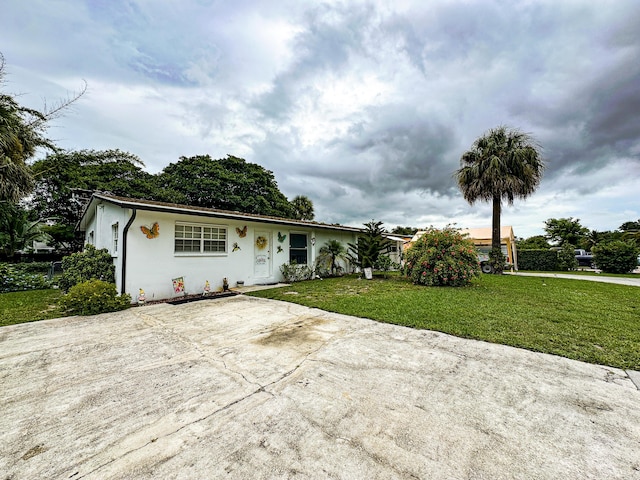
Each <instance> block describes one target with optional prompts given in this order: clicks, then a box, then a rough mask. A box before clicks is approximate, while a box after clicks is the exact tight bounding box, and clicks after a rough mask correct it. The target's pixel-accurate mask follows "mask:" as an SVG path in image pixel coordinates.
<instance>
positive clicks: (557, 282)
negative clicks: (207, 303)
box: [251, 275, 640, 370]
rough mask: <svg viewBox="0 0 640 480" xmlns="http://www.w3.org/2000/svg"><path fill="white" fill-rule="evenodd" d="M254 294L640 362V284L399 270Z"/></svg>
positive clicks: (616, 361)
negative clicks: (433, 283)
mask: <svg viewBox="0 0 640 480" xmlns="http://www.w3.org/2000/svg"><path fill="white" fill-rule="evenodd" d="M291 292H296V293H297V294H292V293H291ZM251 295H253V296H256V297H263V298H272V299H277V300H284V301H287V302H293V303H299V304H302V305H306V306H309V307H316V308H320V309H322V310H327V311H331V312H338V313H343V314H347V315H354V316H358V317H364V318H370V319H373V320H378V321H381V322H387V323H393V324H396V325H404V326H407V327H412V328H419V329H430V330H436V331H439V332H445V333H449V334H451V335H456V336H458V337H463V338H472V339H477V340H484V341H487V342H493V343H499V344H504V345H511V346H514V347H521V348H526V349H528V350H533V351H536V352H545V353H551V354H555V355H561V356H563V357H568V358H572V359H576V360H582V361H585V362H590V363H597V364H602V365H610V366H614V367H618V368H624V369H633V370H640V302H639V300H640V288H638V287H630V286H625V285H613V284H606V283H599V282H584V281H580V280H567V279H560V278H540V277H517V276H511V275H503V276H498V275H483V276H482V277H481V278H480V279H479V280H477V281H476V282H475V283H474V284H473V285H472V286H470V287H464V288H447V287H422V286H417V285H413V284H412V283H410V282H409V281H408V280H406V279H404V278H402V277H400V276H397V275H395V276H390V277H389V278H388V279H386V280H385V279H381V278H374V279H373V280H370V281H367V280H359V279H357V278H355V277H343V278H334V279H325V280H321V281H320V280H312V281H307V282H300V283H296V284H293V285H292V286H290V287H284V288H277V289H271V290H263V291H258V292H254V293H252V294H251Z"/></svg>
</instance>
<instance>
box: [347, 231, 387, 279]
mask: <svg viewBox="0 0 640 480" xmlns="http://www.w3.org/2000/svg"><path fill="white" fill-rule="evenodd" d="M364 226H365V229H364V232H363V233H362V235H360V236H359V237H358V241H357V243H355V244H354V243H348V244H347V245H348V246H349V252H348V255H349V259H350V260H351V261H352V262H353V263H354V264H355V265H357V266H359V267H360V268H373V266H374V265H375V263H376V260H378V256H380V254H381V253H382V252H385V251H388V249H389V247H390V246H391V245H392V244H393V242H391V240H389V239H387V238H385V237H384V236H383V234H385V233H387V231H386V230H385V229H384V228H383V227H382V222H376V221H374V220H371V221H370V222H368V223H365V224H364Z"/></svg>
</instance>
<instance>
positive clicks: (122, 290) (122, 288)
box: [120, 208, 137, 294]
mask: <svg viewBox="0 0 640 480" xmlns="http://www.w3.org/2000/svg"><path fill="white" fill-rule="evenodd" d="M136 213H137V210H136V209H135V208H132V209H131V218H129V221H128V222H127V224H126V225H125V226H124V228H123V229H122V275H121V276H120V282H122V284H121V285H120V293H121V294H124V293H125V287H126V279H127V232H128V231H129V227H131V224H132V223H133V221H134V220H135V219H136Z"/></svg>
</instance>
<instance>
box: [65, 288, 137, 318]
mask: <svg viewBox="0 0 640 480" xmlns="http://www.w3.org/2000/svg"><path fill="white" fill-rule="evenodd" d="M59 305H60V309H61V310H62V311H63V312H64V313H65V314H70V315H97V314H98V313H108V312H117V311H119V310H124V309H126V308H129V307H130V306H131V295H129V294H128V293H127V294H123V295H118V292H117V291H116V286H115V284H113V283H109V282H105V281H102V280H88V281H86V282H81V283H78V284H76V285H74V286H73V287H71V288H70V289H69V293H67V294H66V295H64V296H62V297H61V298H60V301H59Z"/></svg>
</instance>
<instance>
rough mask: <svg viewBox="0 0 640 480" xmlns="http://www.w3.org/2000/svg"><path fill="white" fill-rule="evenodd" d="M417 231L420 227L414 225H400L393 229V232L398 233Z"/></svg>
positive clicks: (410, 233)
mask: <svg viewBox="0 0 640 480" xmlns="http://www.w3.org/2000/svg"><path fill="white" fill-rule="evenodd" d="M417 231H418V229H417V228H414V227H402V226H400V225H398V226H397V227H395V228H394V229H393V230H391V233H395V234H397V235H415V233H416V232H417Z"/></svg>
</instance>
